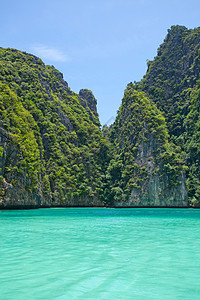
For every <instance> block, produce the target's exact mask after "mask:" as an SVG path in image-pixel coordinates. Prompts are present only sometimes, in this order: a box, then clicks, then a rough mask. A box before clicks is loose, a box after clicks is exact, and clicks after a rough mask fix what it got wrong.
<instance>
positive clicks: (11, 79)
mask: <svg viewBox="0 0 200 300" xmlns="http://www.w3.org/2000/svg"><path fill="white" fill-rule="evenodd" d="M86 94H87V96H85V97H86V98H87V99H88V100H87V101H88V103H89V105H90V108H89V106H88V104H87V105H86V108H85V107H84V106H83V105H81V104H80V101H79V95H77V94H76V93H74V92H72V91H71V90H70V88H69V87H68V84H67V83H66V82H65V81H64V80H63V76H62V74H61V73H60V72H58V71H57V70H56V69H55V68H54V67H52V66H47V65H45V64H44V63H43V62H42V61H41V60H40V59H39V58H37V57H35V56H33V55H31V54H27V53H24V52H21V51H18V50H15V49H3V48H0V121H1V127H2V128H3V129H4V130H5V131H6V132H7V133H8V135H9V136H10V138H11V139H10V142H9V144H10V147H11V148H12V145H13V147H15V148H16V149H19V153H21V154H22V159H21V160H19V165H17V166H16V168H15V166H12V168H11V170H12V172H13V168H15V169H16V170H18V171H19V172H21V173H22V178H26V180H25V179H21V181H18V178H17V176H18V175H17V173H15V172H13V176H12V178H10V179H9V178H8V177H9V176H10V175H8V174H7V173H5V172H4V173H3V174H2V176H3V178H2V182H6V183H9V184H12V191H14V190H16V189H18V192H16V196H14V194H13V199H14V200H13V202H16V201H17V199H18V201H23V200H20V198H22V194H23V195H24V197H25V198H27V199H26V200H24V201H26V202H27V205H31V206H35V207H37V206H38V205H39V206H49V205H51V206H94V205H95V206H96V205H98V206H99V205H102V201H101V200H100V198H101V190H102V185H103V183H102V173H103V172H104V169H105V164H104V161H103V159H102V157H104V158H105V159H106V156H107V154H106V153H107V146H106V143H105V142H106V141H105V139H104V137H103V135H102V133H101V131H100V128H99V121H98V115H97V113H96V106H95V105H94V103H96V102H95V101H96V100H95V99H93V98H94V97H93V96H92V95H91V93H89V94H88V93H86ZM83 95H85V93H84V92H83ZM84 101H86V100H84ZM92 101H93V102H94V103H93V102H92ZM87 109H89V111H87ZM92 110H93V111H94V112H92ZM90 112H91V113H92V116H93V119H91V115H90ZM95 113H96V115H95ZM9 149H10V148H9ZM3 151H4V153H5V151H6V149H4V150H3ZM16 155H17V154H16ZM9 161H12V157H11V156H10V155H7V162H9ZM5 170H7V169H5ZM29 181H30V185H29ZM4 185H5V184H4ZM20 186H21V190H20ZM18 187H19V188H18ZM3 189H4V191H5V187H3ZM23 189H24V190H23ZM35 190H37V191H38V192H35ZM9 191H10V192H9ZM20 191H21V194H20ZM9 193H10V195H11V189H8V188H7V190H6V194H2V203H5V201H7V202H8V198H11V196H9ZM28 198H30V199H29V200H28ZM9 201H10V200H9ZM17 203H18V204H19V202H16V206H18V204H17ZM28 203H29V204H28ZM13 205H14V204H13Z"/></svg>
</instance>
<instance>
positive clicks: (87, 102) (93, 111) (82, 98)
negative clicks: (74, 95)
mask: <svg viewBox="0 0 200 300" xmlns="http://www.w3.org/2000/svg"><path fill="white" fill-rule="evenodd" d="M79 102H80V104H81V105H82V106H83V107H84V108H85V110H86V111H87V112H88V114H89V116H90V120H91V121H92V122H93V123H94V124H96V125H100V123H99V117H98V113H97V100H96V99H95V97H94V95H93V93H92V91H90V90H87V89H81V90H80V91H79Z"/></svg>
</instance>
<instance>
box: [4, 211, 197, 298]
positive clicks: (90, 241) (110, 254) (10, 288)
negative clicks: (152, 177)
mask: <svg viewBox="0 0 200 300" xmlns="http://www.w3.org/2000/svg"><path fill="white" fill-rule="evenodd" d="M0 228H1V230H0V299H2V300H6V299H13V300H18V299H19V300H23V299H26V300H30V299H43V300H45V299H48V300H49V299H59V300H61V299H62V300H63V299H69V300H71V299H72V300H73V299H95V300H96V299H113V300H116V299H120V300H121V299H141V300H146V299H147V300H148V299H152V300H159V299H162V300H163V299H181V300H183V299H185V300H190V299H191V300H195V299H198V300H199V299H200V210H191V209H104V208H57V209H56V208H54V209H39V210H24V211H19V210H16V211H0Z"/></svg>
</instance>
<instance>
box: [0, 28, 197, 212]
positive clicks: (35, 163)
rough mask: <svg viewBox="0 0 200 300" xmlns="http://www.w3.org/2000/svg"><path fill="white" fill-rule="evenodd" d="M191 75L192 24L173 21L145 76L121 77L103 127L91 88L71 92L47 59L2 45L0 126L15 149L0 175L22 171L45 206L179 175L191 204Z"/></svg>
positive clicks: (107, 196)
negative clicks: (112, 115) (112, 116)
mask: <svg viewBox="0 0 200 300" xmlns="http://www.w3.org/2000/svg"><path fill="white" fill-rule="evenodd" d="M199 73H200V28H196V29H194V30H188V29H187V28H185V27H184V26H172V28H171V29H170V30H169V32H168V34H167V36H166V38H165V40H164V42H163V44H162V45H161V46H160V48H159V49H158V53H157V56H156V57H155V59H154V60H153V61H148V70H147V73H146V75H145V76H144V78H143V79H142V80H141V81H140V82H135V83H134V84H133V83H130V84H128V86H127V88H126V90H125V93H124V98H123V100H122V105H121V107H120V109H119V111H118V115H117V118H116V120H115V122H114V124H113V125H111V127H110V128H108V127H107V126H104V127H103V131H101V130H100V123H99V119H98V114H97V111H96V99H95V98H94V96H93V94H92V92H91V91H89V90H81V91H80V93H79V95H77V94H76V93H74V92H72V91H71V90H70V88H69V87H68V84H67V83H66V82H65V81H64V80H63V76H62V74H61V73H60V72H59V71H57V70H56V69H55V68H54V67H53V66H47V65H45V64H44V63H43V62H42V61H41V60H40V59H39V58H37V57H35V56H33V55H30V54H27V53H25V52H21V51H18V50H15V49H3V48H0V129H2V130H5V132H6V133H8V134H9V137H10V138H11V139H12V143H13V144H14V145H15V147H16V149H19V153H20V155H19V156H20V157H19V159H18V161H17V162H15V163H13V161H12V160H10V163H7V165H6V167H5V168H4V169H2V170H0V171H1V177H0V179H1V181H2V180H5V181H6V182H8V183H11V184H15V180H14V179H13V178H14V177H16V176H17V174H20V172H23V170H24V169H26V177H27V180H26V190H30V191H33V190H34V189H35V190H40V192H41V193H43V195H45V197H47V198H50V199H51V203H52V204H55V205H57V204H58V202H60V204H62V203H63V205H67V204H69V205H70V203H71V204H72V202H73V201H72V200H73V199H79V200H80V203H81V201H82V200H83V199H89V204H91V205H93V204H94V205H95V203H97V202H95V201H99V200H101V203H102V204H106V205H114V204H115V202H117V201H128V199H129V197H130V195H131V192H132V191H133V189H138V190H140V189H142V186H143V185H144V183H145V182H147V181H148V179H149V180H151V178H152V177H153V176H154V175H155V174H156V173H157V174H158V176H159V177H163V176H167V182H168V185H169V186H170V185H171V186H173V187H176V186H178V184H179V182H178V181H179V180H180V176H179V175H180V174H182V175H183V174H184V172H185V174H186V179H187V189H188V192H189V198H190V201H191V204H192V205H195V206H198V205H200V156H199V151H200V150H199V149H200V117H199V115H200V106H199V103H200V102H199V100H200V78H199ZM3 151H4V149H3V147H2V146H1V147H0V158H2V157H3V155H4V154H3ZM144 151H146V152H148V155H147V154H144V153H143V152H144ZM145 155H146V156H145ZM11 173H12V174H16V176H10V174H11ZM182 178H184V175H183V176H182ZM99 203H100V202H98V204H99Z"/></svg>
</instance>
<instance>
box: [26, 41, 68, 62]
mask: <svg viewBox="0 0 200 300" xmlns="http://www.w3.org/2000/svg"><path fill="white" fill-rule="evenodd" d="M31 50H32V52H34V54H36V55H37V56H39V57H40V58H42V59H47V60H51V61H58V62H65V61H68V60H69V57H68V56H67V55H66V54H65V53H63V52H61V51H60V50H59V49H56V48H51V47H48V46H45V45H34V46H32V47H31Z"/></svg>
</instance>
